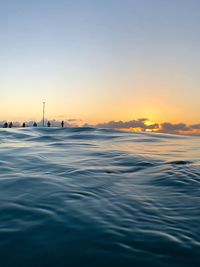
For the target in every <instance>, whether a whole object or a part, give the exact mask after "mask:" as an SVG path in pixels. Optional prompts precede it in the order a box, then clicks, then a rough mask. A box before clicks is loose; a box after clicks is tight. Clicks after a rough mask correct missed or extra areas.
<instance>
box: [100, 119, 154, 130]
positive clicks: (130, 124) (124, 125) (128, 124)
mask: <svg viewBox="0 0 200 267" xmlns="http://www.w3.org/2000/svg"><path fill="white" fill-rule="evenodd" d="M147 121H148V119H137V120H130V121H110V122H105V123H99V124H97V125H96V127H97V128H115V129H136V128H137V129H138V128H139V129H141V130H142V131H145V130H147V129H151V130H153V129H158V128H159V124H158V123H152V124H150V125H147V124H145V123H146V122H147Z"/></svg>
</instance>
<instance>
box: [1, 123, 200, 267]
mask: <svg viewBox="0 0 200 267" xmlns="http://www.w3.org/2000/svg"><path fill="white" fill-rule="evenodd" d="M0 266H1V267H66V266H69V267H74V266H75V267H118V266H119V267H129V266H130V267H137V266H138V267H143V266H144V267H151V266H152V267H157V266H159V267H165V266H170V267H178V266H180V267H184V266H185V267H189V266H192V267H196V266H200V137H197V136H196V137H195V136H193V137H191V136H190V137H189V136H180V135H170V134H161V133H134V132H126V131H117V130H112V129H97V128H90V127H82V128H81V127H79V128H63V129H62V128H39V127H38V128H21V129H14V128H13V129H0Z"/></svg>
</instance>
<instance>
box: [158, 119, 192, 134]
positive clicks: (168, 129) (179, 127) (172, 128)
mask: <svg viewBox="0 0 200 267" xmlns="http://www.w3.org/2000/svg"><path fill="white" fill-rule="evenodd" d="M190 130H191V128H190V126H187V125H186V124H185V123H178V124H172V123H170V122H164V123H161V124H160V130H159V132H163V133H177V132H180V131H190Z"/></svg>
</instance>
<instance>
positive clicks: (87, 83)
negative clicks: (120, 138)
mask: <svg viewBox="0 0 200 267" xmlns="http://www.w3.org/2000/svg"><path fill="white" fill-rule="evenodd" d="M199 11H200V1H199V0H187V1H186V0H70V1H69V0H34V1H27V0H0V97H1V105H0V120H18V121H23V120H39V119H41V116H42V103H43V101H45V102H46V117H48V118H49V119H56V120H59V119H63V118H64V119H66V118H67V119H69V120H70V119H72V120H73V119H74V120H81V121H83V122H87V123H93V124H98V123H104V122H108V121H112V120H114V121H131V120H133V119H137V118H148V119H149V120H150V121H152V122H158V123H164V122H170V123H172V124H178V123H186V124H189V125H194V124H197V123H199V122H200V108H199V100H200V88H199V87H200V50H199V48H200V30H199V27H200V16H199Z"/></svg>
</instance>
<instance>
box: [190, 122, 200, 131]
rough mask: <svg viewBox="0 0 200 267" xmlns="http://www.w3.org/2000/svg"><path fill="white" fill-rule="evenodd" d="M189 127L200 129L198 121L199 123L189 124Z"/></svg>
mask: <svg viewBox="0 0 200 267" xmlns="http://www.w3.org/2000/svg"><path fill="white" fill-rule="evenodd" d="M190 128H191V129H194V130H200V123H199V124H193V125H190Z"/></svg>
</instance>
